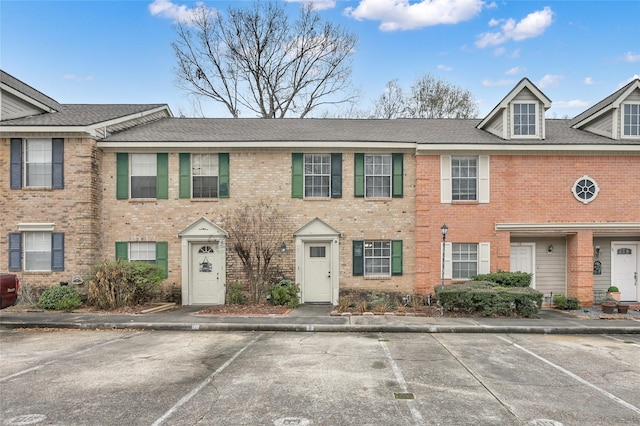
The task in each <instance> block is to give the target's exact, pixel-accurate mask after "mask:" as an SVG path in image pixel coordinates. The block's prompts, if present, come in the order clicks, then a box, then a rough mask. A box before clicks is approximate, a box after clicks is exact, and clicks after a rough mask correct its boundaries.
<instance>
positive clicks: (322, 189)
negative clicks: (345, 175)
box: [304, 154, 331, 198]
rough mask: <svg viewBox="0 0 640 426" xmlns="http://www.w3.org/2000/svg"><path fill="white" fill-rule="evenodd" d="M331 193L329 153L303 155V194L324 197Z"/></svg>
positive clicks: (306, 196)
mask: <svg viewBox="0 0 640 426" xmlns="http://www.w3.org/2000/svg"><path fill="white" fill-rule="evenodd" d="M330 195H331V155H330V154H305V155H304V196H305V198H308V197H325V198H329V196H330Z"/></svg>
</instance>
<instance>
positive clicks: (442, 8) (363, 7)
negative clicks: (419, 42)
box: [344, 0, 484, 31]
mask: <svg viewBox="0 0 640 426" xmlns="http://www.w3.org/2000/svg"><path fill="white" fill-rule="evenodd" d="M483 4H484V1H483V0H422V1H418V2H410V1H409V0H361V1H360V3H359V4H358V6H357V7H355V8H353V7H348V8H346V9H345V10H344V14H345V15H346V16H348V17H351V18H354V19H357V20H358V21H361V20H363V19H369V20H374V21H381V24H380V26H379V28H380V30H382V31H396V30H412V29H416V28H422V27H428V26H432V25H439V24H457V23H458V22H462V21H468V20H469V19H471V18H473V17H475V16H477V15H478V14H479V13H480V11H481V10H482V7H483Z"/></svg>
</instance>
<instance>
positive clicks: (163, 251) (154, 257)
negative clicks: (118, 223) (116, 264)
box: [116, 241, 169, 278]
mask: <svg viewBox="0 0 640 426" xmlns="http://www.w3.org/2000/svg"><path fill="white" fill-rule="evenodd" d="M168 255H169V245H168V243H167V242H164V241H163V242H160V241H158V242H156V241H136V242H124V241H123V242H120V241H119V242H116V260H118V259H121V260H124V261H131V262H143V263H150V264H154V265H158V266H160V267H162V269H163V270H164V277H165V278H166V277H167V271H168V266H169V262H168Z"/></svg>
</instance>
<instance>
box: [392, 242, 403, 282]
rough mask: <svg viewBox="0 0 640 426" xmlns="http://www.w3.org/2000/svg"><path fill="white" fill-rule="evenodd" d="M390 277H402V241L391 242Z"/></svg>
mask: <svg viewBox="0 0 640 426" xmlns="http://www.w3.org/2000/svg"><path fill="white" fill-rule="evenodd" d="M391 275H402V240H393V241H391Z"/></svg>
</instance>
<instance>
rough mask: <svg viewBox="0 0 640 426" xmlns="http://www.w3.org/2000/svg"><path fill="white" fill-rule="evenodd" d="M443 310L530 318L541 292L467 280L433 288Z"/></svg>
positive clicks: (540, 302)
mask: <svg viewBox="0 0 640 426" xmlns="http://www.w3.org/2000/svg"><path fill="white" fill-rule="evenodd" d="M436 294H437V296H438V302H439V303H440V306H442V307H443V309H444V310H445V311H461V312H467V313H471V314H479V315H483V316H510V315H514V314H516V315H521V316H524V317H530V316H532V315H533V314H535V313H537V312H538V310H539V309H540V307H541V306H542V293H540V292H539V291H536V290H534V289H532V288H530V287H527V288H524V287H515V288H514V287H505V286H497V285H496V284H495V283H494V282H488V281H470V282H467V283H464V284H455V285H449V286H445V287H444V288H442V287H437V288H436Z"/></svg>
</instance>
